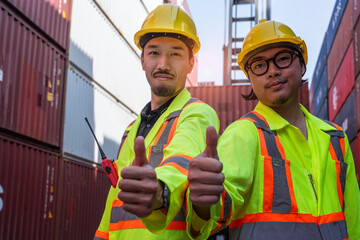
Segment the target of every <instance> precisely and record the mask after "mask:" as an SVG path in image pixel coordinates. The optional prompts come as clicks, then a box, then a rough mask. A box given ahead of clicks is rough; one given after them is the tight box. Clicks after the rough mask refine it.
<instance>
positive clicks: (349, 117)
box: [334, 91, 356, 142]
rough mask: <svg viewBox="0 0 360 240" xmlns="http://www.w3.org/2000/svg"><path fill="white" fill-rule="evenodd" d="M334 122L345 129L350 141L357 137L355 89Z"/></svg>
mask: <svg viewBox="0 0 360 240" xmlns="http://www.w3.org/2000/svg"><path fill="white" fill-rule="evenodd" d="M334 123H336V124H337V125H339V126H340V127H342V128H343V129H344V131H345V132H346V135H347V137H348V139H349V142H351V141H352V140H354V139H355V138H356V121H355V91H352V92H351V94H350V96H349V97H348V98H347V99H346V102H345V103H344V105H343V106H342V108H341V109H340V111H339V113H338V114H337V116H336V117H335V120H334Z"/></svg>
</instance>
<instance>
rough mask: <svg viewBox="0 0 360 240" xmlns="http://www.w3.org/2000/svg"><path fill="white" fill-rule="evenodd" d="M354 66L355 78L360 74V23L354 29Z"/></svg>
mask: <svg viewBox="0 0 360 240" xmlns="http://www.w3.org/2000/svg"><path fill="white" fill-rule="evenodd" d="M354 64H355V76H357V75H358V74H359V73H360V21H358V23H357V24H356V26H355V28H354Z"/></svg>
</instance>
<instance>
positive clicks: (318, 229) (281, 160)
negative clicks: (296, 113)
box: [229, 112, 348, 239]
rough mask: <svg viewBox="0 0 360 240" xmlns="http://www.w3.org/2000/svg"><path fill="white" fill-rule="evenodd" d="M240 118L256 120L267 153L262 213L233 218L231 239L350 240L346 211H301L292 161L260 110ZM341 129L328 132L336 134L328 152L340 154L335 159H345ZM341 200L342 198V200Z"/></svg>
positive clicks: (262, 151) (265, 155) (332, 134)
mask: <svg viewBox="0 0 360 240" xmlns="http://www.w3.org/2000/svg"><path fill="white" fill-rule="evenodd" d="M240 120H249V121H251V122H253V123H254V124H255V126H256V127H257V129H258V133H259V139H260V146H261V154H262V155H263V156H264V198H263V213H257V214H246V215H245V216H244V217H243V218H242V219H238V220H234V221H232V222H231V224H230V226H229V227H230V238H231V239H240V238H243V239H250V238H251V239H287V238H292V239H347V238H348V235H347V228H346V221H345V215H344V213H343V212H337V213H331V214H327V215H322V216H318V217H314V216H312V215H311V214H300V213H298V207H297V204H296V199H295V195H294V189H293V184H292V178H291V172H290V161H289V160H287V159H286V157H285V152H284V148H283V146H282V144H281V143H280V140H279V138H278V136H277V134H276V132H272V131H271V130H270V128H269V125H268V123H267V122H266V120H265V118H264V117H263V116H261V115H260V114H258V113H257V112H250V113H248V114H246V115H245V116H244V117H243V118H241V119H240ZM338 129H340V128H338ZM340 132H342V131H330V132H328V134H330V135H331V136H332V137H331V138H333V137H334V139H332V141H331V144H330V149H329V151H330V153H331V152H332V153H331V155H332V157H333V156H338V157H335V159H338V160H339V159H342V161H343V158H341V156H343V151H344V150H343V149H344V148H343V147H342V146H341V133H340ZM343 136H344V134H343V132H342V137H343ZM339 142H340V144H339ZM331 149H332V150H331ZM339 151H340V152H339ZM333 159H334V157H333ZM335 159H334V160H335ZM339 162H340V160H339ZM339 165H340V164H339ZM339 169H340V168H339ZM338 181H339V183H340V181H341V173H340V172H339V174H338ZM275 186H277V189H275ZM340 190H341V189H340ZM338 191H339V188H338ZM341 197H342V195H341ZM341 199H342V198H341ZM339 200H340V197H339ZM340 202H342V201H341V200H340Z"/></svg>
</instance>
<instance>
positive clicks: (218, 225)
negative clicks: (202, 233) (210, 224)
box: [210, 223, 221, 234]
mask: <svg viewBox="0 0 360 240" xmlns="http://www.w3.org/2000/svg"><path fill="white" fill-rule="evenodd" d="M220 228H221V224H220V223H218V224H217V226H216V228H215V229H214V230H212V231H211V232H210V234H213V233H215V232H216V231H217V230H219V229H220Z"/></svg>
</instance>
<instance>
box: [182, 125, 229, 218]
mask: <svg viewBox="0 0 360 240" xmlns="http://www.w3.org/2000/svg"><path fill="white" fill-rule="evenodd" d="M217 140H218V137H217V133H216V130H215V128H214V127H213V126H209V127H208V128H207V129H206V148H205V150H204V152H203V153H202V154H199V155H198V156H196V157H195V158H193V159H192V160H191V161H190V166H189V175H188V180H189V189H190V200H191V202H192V204H193V206H194V209H195V210H196V207H199V208H198V209H200V208H202V209H204V207H205V208H207V207H209V206H210V205H212V204H215V203H217V202H218V201H219V199H220V194H221V193H222V192H223V191H224V185H223V183H224V180H225V176H224V174H223V173H222V172H221V171H222V168H223V167H222V163H221V162H220V161H219V158H218V155H217V150H216V146H217ZM196 212H197V213H198V214H199V212H198V211H196ZM199 216H200V214H199ZM200 217H202V216H200ZM203 219H206V217H203Z"/></svg>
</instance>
